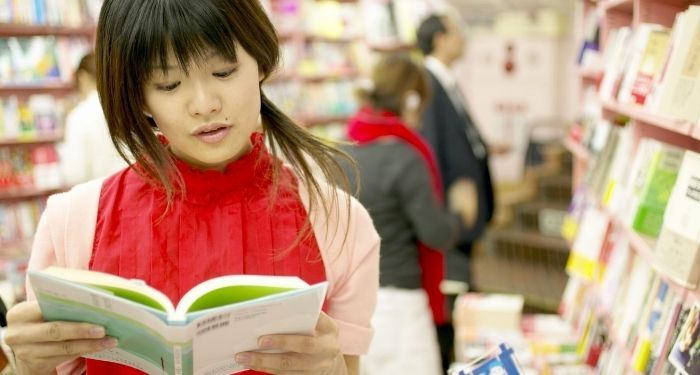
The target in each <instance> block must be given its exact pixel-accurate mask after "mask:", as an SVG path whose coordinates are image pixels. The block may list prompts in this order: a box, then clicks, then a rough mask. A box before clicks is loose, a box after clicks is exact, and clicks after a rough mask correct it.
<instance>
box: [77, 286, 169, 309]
mask: <svg viewBox="0 0 700 375" xmlns="http://www.w3.org/2000/svg"><path fill="white" fill-rule="evenodd" d="M86 285H88V286H91V287H93V288H98V289H103V290H106V291H108V292H112V293H114V295H115V296H117V297H121V298H124V299H128V300H129V301H132V302H136V303H138V304H140V305H144V306H148V307H152V308H154V309H156V310H158V311H162V312H166V310H165V307H163V306H162V305H161V304H160V303H158V301H156V300H154V299H153V298H151V297H149V296H147V295H145V294H141V293H138V292H135V291H133V290H129V289H124V288H119V287H116V286H106V285H96V284H86Z"/></svg>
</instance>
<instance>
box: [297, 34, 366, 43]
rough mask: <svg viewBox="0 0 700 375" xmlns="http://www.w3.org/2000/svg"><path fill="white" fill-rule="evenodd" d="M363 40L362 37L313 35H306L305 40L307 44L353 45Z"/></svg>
mask: <svg viewBox="0 0 700 375" xmlns="http://www.w3.org/2000/svg"><path fill="white" fill-rule="evenodd" d="M362 39H363V38H362V37H361V36H340V37H333V36H325V35H311V34H306V35H304V40H306V41H307V42H324V43H352V42H356V41H360V40H362Z"/></svg>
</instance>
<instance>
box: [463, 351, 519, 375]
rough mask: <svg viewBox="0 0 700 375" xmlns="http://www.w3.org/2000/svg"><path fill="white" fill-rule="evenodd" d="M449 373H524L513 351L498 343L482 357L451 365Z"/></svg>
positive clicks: (488, 374) (471, 374)
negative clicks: (464, 363)
mask: <svg viewBox="0 0 700 375" xmlns="http://www.w3.org/2000/svg"><path fill="white" fill-rule="evenodd" d="M449 374H450V375H491V374H502V375H521V374H524V372H523V370H522V368H521V367H520V365H519V364H518V360H517V359H516V357H515V352H514V351H513V348H511V347H510V346H509V345H508V344H500V345H498V348H497V349H494V350H492V351H491V352H490V353H488V354H487V355H485V356H484V357H482V358H480V359H478V360H476V361H474V362H472V363H469V364H466V365H457V366H453V367H452V368H451V369H450V371H449Z"/></svg>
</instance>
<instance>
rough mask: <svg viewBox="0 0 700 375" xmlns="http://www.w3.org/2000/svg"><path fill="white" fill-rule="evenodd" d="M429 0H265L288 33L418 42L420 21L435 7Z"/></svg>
mask: <svg viewBox="0 0 700 375" xmlns="http://www.w3.org/2000/svg"><path fill="white" fill-rule="evenodd" d="M432 3H434V2H431V1H427V0H401V1H398V0H365V1H355V2H347V1H346V2H343V1H335V0H324V1H315V0H275V1H267V2H264V4H265V5H266V7H267V9H268V10H269V13H270V16H271V18H272V20H273V23H274V24H275V26H276V27H277V28H278V30H279V31H280V32H281V33H282V34H283V35H284V34H294V33H299V32H302V33H304V34H306V35H312V36H317V37H323V38H329V39H353V38H363V37H364V38H366V40H367V41H368V42H370V43H386V42H392V43H396V42H402V43H413V42H415V31H416V27H417V25H418V24H419V23H420V21H421V20H422V18H423V17H425V16H426V14H428V13H429V12H430V11H431V10H433V8H434V7H435V6H434V5H433V4H432Z"/></svg>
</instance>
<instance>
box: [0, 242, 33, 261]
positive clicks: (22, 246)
mask: <svg viewBox="0 0 700 375" xmlns="http://www.w3.org/2000/svg"><path fill="white" fill-rule="evenodd" d="M31 248H32V240H31V239H27V240H19V241H12V242H8V243H4V244H0V257H5V256H7V255H8V254H12V253H27V254H28V253H29V251H30V250H31Z"/></svg>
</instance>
